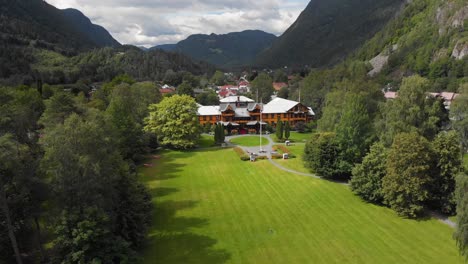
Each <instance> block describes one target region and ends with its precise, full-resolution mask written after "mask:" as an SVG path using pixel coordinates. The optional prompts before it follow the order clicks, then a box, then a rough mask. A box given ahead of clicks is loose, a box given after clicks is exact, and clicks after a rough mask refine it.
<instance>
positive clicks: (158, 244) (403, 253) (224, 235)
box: [140, 149, 463, 263]
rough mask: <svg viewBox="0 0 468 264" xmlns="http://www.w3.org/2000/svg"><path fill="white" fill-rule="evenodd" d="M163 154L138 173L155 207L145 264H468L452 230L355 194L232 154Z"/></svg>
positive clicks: (220, 151) (222, 151) (214, 151)
mask: <svg viewBox="0 0 468 264" xmlns="http://www.w3.org/2000/svg"><path fill="white" fill-rule="evenodd" d="M161 156H162V158H161V159H159V160H152V161H151V162H153V163H154V164H155V165H154V167H150V168H146V167H145V168H141V169H140V177H141V179H142V180H143V181H144V182H145V183H146V184H147V186H148V187H149V188H150V190H151V193H152V195H153V202H154V205H155V206H154V219H153V220H154V221H153V227H152V229H151V230H150V231H149V238H148V244H147V246H146V248H145V249H144V250H143V252H142V254H141V256H142V257H143V259H144V261H143V263H463V260H462V258H460V257H459V255H458V252H457V248H456V245H455V242H454V241H453V240H452V233H453V229H451V228H450V227H449V226H446V225H444V224H442V223H440V222H439V221H437V220H433V219H425V220H420V221H415V220H408V219H403V218H400V217H398V216H396V214H395V213H394V212H393V211H392V210H390V209H388V208H384V207H379V206H375V205H372V204H367V203H364V202H362V201H361V200H360V199H359V198H358V197H356V196H354V195H353V194H352V193H351V192H350V191H349V189H348V187H347V186H343V185H340V184H336V183H332V182H328V181H325V180H318V179H313V178H309V177H304V176H296V175H292V174H288V173H285V172H282V171H278V170H277V169H275V167H273V166H272V165H271V164H270V163H269V162H266V161H265V162H255V163H251V162H242V161H240V160H239V157H238V156H237V155H236V153H235V152H234V151H233V150H232V149H211V150H199V151H190V152H176V151H165V152H162V153H161Z"/></svg>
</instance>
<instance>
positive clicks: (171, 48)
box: [155, 44, 177, 51]
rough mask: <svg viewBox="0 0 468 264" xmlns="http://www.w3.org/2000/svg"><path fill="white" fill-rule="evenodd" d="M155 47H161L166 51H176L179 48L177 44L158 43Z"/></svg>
mask: <svg viewBox="0 0 468 264" xmlns="http://www.w3.org/2000/svg"><path fill="white" fill-rule="evenodd" d="M155 48H157V49H161V50H164V51H175V50H176V49H177V44H163V45H158V46H156V47H155Z"/></svg>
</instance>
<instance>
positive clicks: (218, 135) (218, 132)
mask: <svg viewBox="0 0 468 264" xmlns="http://www.w3.org/2000/svg"><path fill="white" fill-rule="evenodd" d="M224 139H225V136H224V126H223V125H222V124H221V123H219V124H216V126H215V132H214V141H215V143H216V144H222V143H224Z"/></svg>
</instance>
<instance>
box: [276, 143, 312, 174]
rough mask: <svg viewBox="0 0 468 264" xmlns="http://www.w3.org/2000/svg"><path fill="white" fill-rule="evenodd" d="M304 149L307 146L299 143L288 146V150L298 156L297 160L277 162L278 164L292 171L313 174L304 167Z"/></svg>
mask: <svg viewBox="0 0 468 264" xmlns="http://www.w3.org/2000/svg"><path fill="white" fill-rule="evenodd" d="M304 147H305V144H298V143H296V144H295V143H293V145H292V146H287V148H288V149H289V150H291V152H292V153H293V154H294V155H296V158H294V159H287V160H276V162H278V163H279V164H281V165H282V166H284V167H286V168H288V169H291V170H295V171H299V172H304V173H311V172H310V170H309V169H308V168H306V167H305V166H304V161H303V160H302V157H303V156H304Z"/></svg>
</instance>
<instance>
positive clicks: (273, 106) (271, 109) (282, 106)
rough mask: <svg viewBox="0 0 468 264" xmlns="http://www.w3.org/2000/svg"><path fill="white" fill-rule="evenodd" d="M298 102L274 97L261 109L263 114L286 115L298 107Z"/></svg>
mask: <svg viewBox="0 0 468 264" xmlns="http://www.w3.org/2000/svg"><path fill="white" fill-rule="evenodd" d="M298 104H299V102H296V101H291V100H287V99H283V98H279V97H276V98H275V99H273V100H271V101H270V102H269V103H268V104H266V105H265V106H264V107H263V113H265V114H280V113H287V112H288V111H289V110H290V109H291V108H293V107H295V106H296V105H298Z"/></svg>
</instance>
